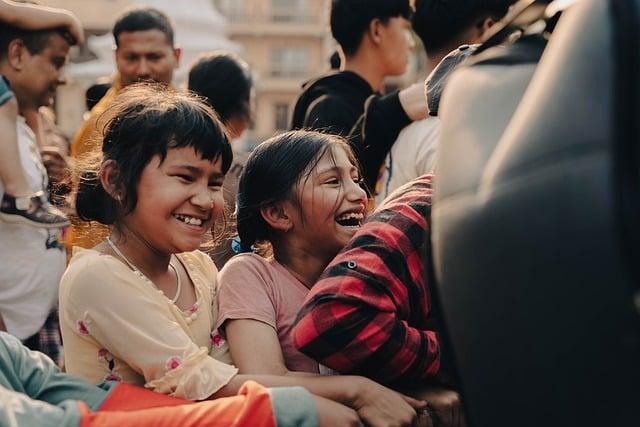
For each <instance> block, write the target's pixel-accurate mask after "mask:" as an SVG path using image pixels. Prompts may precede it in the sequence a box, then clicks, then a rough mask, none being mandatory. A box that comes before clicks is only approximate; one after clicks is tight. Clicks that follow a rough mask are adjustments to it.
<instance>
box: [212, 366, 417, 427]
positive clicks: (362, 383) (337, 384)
mask: <svg viewBox="0 0 640 427" xmlns="http://www.w3.org/2000/svg"><path fill="white" fill-rule="evenodd" d="M249 380H251V381H256V382H258V383H260V384H262V385H264V386H266V387H292V386H302V387H304V388H305V389H307V390H308V391H309V392H311V393H313V394H315V395H317V396H320V397H323V398H326V399H329V400H332V401H334V402H338V403H341V404H343V405H345V406H348V407H350V408H353V409H354V410H355V411H356V412H357V413H358V416H359V417H360V418H361V419H362V421H363V422H364V423H365V424H366V425H368V426H372V427H378V426H388V425H398V426H412V425H415V424H414V422H416V420H417V413H416V410H419V409H422V408H424V407H426V403H425V402H424V401H419V400H415V399H413V398H410V397H407V396H404V395H401V394H400V393H397V392H395V391H392V390H390V389H387V388H386V387H383V386H381V385H380V384H378V383H375V382H373V381H371V380H368V379H366V378H362V377H353V376H313V377H292V376H274V375H236V376H235V377H234V378H232V379H231V381H229V383H228V384H227V385H225V386H224V387H222V388H221V389H220V390H219V391H218V392H216V393H215V394H214V395H213V396H211V398H212V399H217V398H219V397H226V396H231V395H234V394H236V393H237V391H238V389H239V387H241V385H242V384H243V383H244V382H245V381H249Z"/></svg>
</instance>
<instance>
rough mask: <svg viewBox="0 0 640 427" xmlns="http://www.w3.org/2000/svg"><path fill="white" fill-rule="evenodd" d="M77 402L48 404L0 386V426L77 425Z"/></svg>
mask: <svg viewBox="0 0 640 427" xmlns="http://www.w3.org/2000/svg"><path fill="white" fill-rule="evenodd" d="M79 425H80V410H79V409H78V403H77V402H75V401H72V400H67V401H65V402H62V403H61V404H60V405H50V404H48V403H46V402H42V401H39V400H35V399H32V398H30V397H29V396H27V395H25V394H24V393H20V392H17V391H13V390H9V389H6V388H5V387H2V386H0V427H23V426H27V427H30V426H38V427H77V426H79Z"/></svg>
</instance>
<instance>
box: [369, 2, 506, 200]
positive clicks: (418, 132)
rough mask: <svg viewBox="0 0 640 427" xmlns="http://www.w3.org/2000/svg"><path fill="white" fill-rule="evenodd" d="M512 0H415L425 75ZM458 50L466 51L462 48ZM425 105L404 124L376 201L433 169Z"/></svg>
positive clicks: (434, 121)
mask: <svg viewBox="0 0 640 427" xmlns="http://www.w3.org/2000/svg"><path fill="white" fill-rule="evenodd" d="M514 2H515V0H453V1H452V0H416V3H415V13H414V14H413V17H412V25H413V30H414V31H415V32H416V33H417V35H418V37H420V39H421V40H422V44H423V45H424V48H425V50H426V52H427V61H426V64H425V69H426V71H427V73H431V72H432V71H433V70H434V69H435V68H436V65H438V64H439V63H440V62H441V61H442V60H443V59H444V58H445V57H446V56H447V55H448V54H449V53H450V52H452V51H455V50H456V49H458V46H461V45H468V44H474V43H479V42H480V41H481V40H482V37H483V35H484V34H485V32H486V31H487V30H488V29H489V28H490V27H491V26H492V25H493V24H494V23H495V22H497V21H499V20H500V19H501V18H502V17H503V16H504V15H505V14H506V13H507V11H508V10H509V6H510V5H511V4H512V3H514ZM461 48H462V50H464V47H461ZM452 70H453V68H451V69H447V74H448V73H450V72H451V71H452ZM431 77H432V76H431V75H430V78H431ZM438 80H440V79H438ZM440 90H441V88H440ZM429 107H430V110H429V115H430V117H427V118H426V119H423V120H418V121H415V122H413V123H411V124H410V125H408V126H407V127H405V128H404V129H403V130H402V131H401V132H400V134H399V135H398V138H397V139H396V141H395V143H394V144H393V147H392V148H391V151H390V152H389V154H388V155H387V158H386V159H385V162H384V166H383V170H382V173H381V175H380V176H379V178H378V181H377V183H376V188H375V199H376V205H379V204H380V203H381V202H382V200H384V199H385V198H386V197H387V195H389V194H390V193H391V192H393V191H394V190H395V189H396V188H398V187H400V186H402V185H403V184H405V183H407V182H409V181H411V180H413V179H415V178H417V177H419V176H422V175H424V174H426V173H428V172H430V171H431V170H432V169H433V166H434V164H435V158H436V154H437V146H438V135H439V132H438V129H439V122H438V118H437V117H435V116H437V111H434V110H433V104H432V105H430V106H429Z"/></svg>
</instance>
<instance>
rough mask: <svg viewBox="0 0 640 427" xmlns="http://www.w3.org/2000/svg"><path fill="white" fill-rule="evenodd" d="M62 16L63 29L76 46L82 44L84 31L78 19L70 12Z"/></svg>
mask: <svg viewBox="0 0 640 427" xmlns="http://www.w3.org/2000/svg"><path fill="white" fill-rule="evenodd" d="M64 12H67V11H64ZM64 15H65V16H63V17H62V19H63V22H64V24H63V25H64V27H65V28H66V29H67V31H69V33H71V35H72V36H73V38H74V39H75V40H76V43H77V44H84V31H83V29H82V24H81V23H80V20H79V19H78V17H77V16H76V15H74V14H73V13H71V12H68V13H65V14H64Z"/></svg>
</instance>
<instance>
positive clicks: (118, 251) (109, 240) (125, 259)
mask: <svg viewBox="0 0 640 427" xmlns="http://www.w3.org/2000/svg"><path fill="white" fill-rule="evenodd" d="M107 243H108V244H109V246H111V249H113V251H114V252H115V253H116V254H118V256H119V257H120V258H122V260H123V261H124V262H125V263H126V264H127V265H128V266H129V268H131V269H132V270H133V272H134V273H136V274H137V275H138V276H140V277H142V278H144V279H146V281H147V282H149V283H151V285H153V287H154V288H156V289H158V287H157V286H156V284H155V283H153V282H152V281H151V279H149V278H148V277H147V276H146V275H145V274H144V273H143V272H142V271H140V269H138V268H137V267H136V266H135V265H133V264H132V263H131V261H129V259H128V258H127V257H126V256H124V254H123V253H122V251H121V250H120V249H118V247H117V246H116V245H115V243H113V242H112V241H111V238H110V237H107ZM169 267H171V268H172V269H173V272H174V273H175V274H176V282H177V283H176V295H175V296H174V297H173V298H172V299H171V302H172V303H174V304H175V302H176V301H177V300H178V298H179V297H180V291H181V290H182V280H181V279H180V275H179V274H178V269H177V268H176V267H175V266H174V265H173V264H171V260H169ZM158 290H159V289H158ZM160 292H162V291H160Z"/></svg>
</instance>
